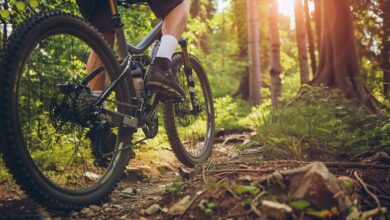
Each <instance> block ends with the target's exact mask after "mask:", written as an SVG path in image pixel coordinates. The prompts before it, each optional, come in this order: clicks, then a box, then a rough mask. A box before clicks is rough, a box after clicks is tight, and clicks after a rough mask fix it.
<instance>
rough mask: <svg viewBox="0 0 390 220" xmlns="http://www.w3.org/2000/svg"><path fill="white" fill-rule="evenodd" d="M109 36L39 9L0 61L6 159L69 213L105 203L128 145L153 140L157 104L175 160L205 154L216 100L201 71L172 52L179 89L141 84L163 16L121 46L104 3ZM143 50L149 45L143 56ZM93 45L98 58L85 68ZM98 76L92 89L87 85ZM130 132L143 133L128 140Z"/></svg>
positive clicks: (19, 178) (192, 160)
mask: <svg viewBox="0 0 390 220" xmlns="http://www.w3.org/2000/svg"><path fill="white" fill-rule="evenodd" d="M109 1H110V9H111V12H112V20H113V25H114V28H115V35H116V45H117V46H116V47H115V48H116V49H115V50H114V49H113V48H111V47H110V46H109V45H108V44H107V43H106V41H105V40H104V39H103V38H102V36H101V35H100V34H99V33H98V32H97V31H96V29H95V28H94V27H93V26H91V25H90V24H88V23H87V22H85V21H84V20H83V19H81V18H79V17H77V16H75V15H72V14H68V13H64V12H52V13H47V14H43V15H36V16H33V17H32V18H30V19H27V20H26V21H25V22H24V23H23V24H22V25H20V26H19V27H17V28H15V29H14V31H13V33H12V35H11V36H10V38H9V41H8V42H7V46H6V48H5V49H4V52H3V54H2V57H1V63H0V77H1V80H0V108H1V109H2V110H1V111H0V124H1V127H0V144H1V145H0V146H1V150H2V153H3V158H4V162H5V165H6V166H7V167H8V169H9V170H10V172H11V174H12V175H13V177H14V179H15V180H16V182H17V184H19V185H20V186H21V188H22V189H23V190H24V191H25V192H26V193H27V194H28V195H30V197H31V198H33V199H34V200H36V201H37V202H40V203H42V204H44V205H46V206H48V207H50V208H54V209H62V210H73V209H80V208H82V207H84V206H87V205H89V204H94V203H101V202H104V201H105V200H106V199H107V198H108V197H109V195H110V194H111V193H112V191H113V190H114V189H115V187H116V186H117V184H118V182H119V181H120V179H121V177H122V174H123V172H124V169H125V167H126V165H127V164H128V162H129V160H130V159H131V158H132V157H133V155H132V148H133V147H134V146H135V145H137V144H138V143H141V142H142V141H144V140H146V139H151V138H154V137H155V136H156V135H157V133H158V130H159V127H161V126H159V125H160V122H159V121H161V120H160V115H159V112H161V111H158V106H159V105H160V106H161V105H162V109H163V111H162V112H163V114H162V115H163V116H164V117H163V121H164V126H163V127H164V128H165V130H166V133H167V136H168V140H169V142H170V144H171V146H172V149H173V151H174V153H175V155H176V156H177V158H178V159H179V160H180V161H181V162H182V163H183V164H184V165H186V166H188V167H193V166H195V165H196V164H198V163H201V162H203V161H205V160H206V159H207V158H208V157H209V156H210V154H211V151H212V146H213V141H214V126H215V125H214V107H213V99H212V94H211V90H210V85H209V82H208V79H207V76H206V73H205V70H204V68H203V67H202V65H201V64H200V62H199V61H198V59H197V58H195V57H194V56H193V55H190V54H189V53H188V49H187V41H186V40H181V41H180V46H181V52H177V53H175V54H174V55H173V57H172V62H173V69H174V71H175V73H176V75H177V77H178V80H179V82H180V84H181V86H182V87H183V88H184V90H185V92H186V96H185V97H183V98H180V99H163V98H162V97H161V96H160V95H159V94H158V93H157V94H153V93H151V92H150V91H148V90H146V89H145V82H144V78H145V74H146V70H147V68H148V66H149V65H150V63H151V61H152V60H153V58H154V56H155V53H156V51H157V49H158V47H159V39H160V38H161V35H162V34H161V29H162V22H160V23H159V24H158V25H157V26H155V27H154V28H153V29H152V30H151V32H150V33H149V34H148V35H147V36H146V37H145V38H144V39H143V40H141V42H140V43H139V44H137V45H136V46H134V45H131V44H129V43H127V41H126V38H125V34H124V29H123V25H122V21H121V16H120V14H119V11H118V6H129V4H131V3H130V2H129V1H127V0H126V1H125V0H119V1H117V0H109ZM148 48H151V52H150V53H149V55H148V53H146V52H147V50H148ZM91 52H94V53H95V54H96V56H97V57H98V58H99V60H100V62H99V61H98V60H95V63H96V65H93V68H90V69H88V67H87V63H88V60H89V59H91ZM96 77H103V78H105V80H104V82H105V84H104V85H105V87H104V88H105V89H104V90H103V92H102V93H101V94H100V95H97V96H96V95H94V94H93V91H92V90H91V89H90V83H91V82H92V81H93V79H96ZM136 132H138V133H137V135H138V136H139V133H143V136H144V138H142V139H141V140H139V141H134V140H133V137H134V135H135V134H136Z"/></svg>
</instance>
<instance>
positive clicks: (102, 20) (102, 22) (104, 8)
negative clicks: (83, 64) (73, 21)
mask: <svg viewBox="0 0 390 220" xmlns="http://www.w3.org/2000/svg"><path fill="white" fill-rule="evenodd" d="M76 2H77V4H78V6H79V8H80V12H81V14H82V15H83V17H84V18H85V19H86V20H87V21H88V22H90V23H91V24H92V25H94V26H95V27H96V28H97V29H98V31H99V32H100V33H102V35H103V37H104V39H105V40H106V41H107V42H108V43H109V44H110V45H111V46H113V44H114V41H115V35H114V32H113V27H112V21H111V13H110V6H109V3H108V1H101V0H99V1H96V0H76ZM101 65H102V64H101V61H100V59H99V58H98V57H97V56H96V54H95V53H94V52H91V54H90V56H89V59H88V63H87V72H92V71H93V70H94V69H96V68H98V67H99V66H101ZM105 81H106V74H99V75H98V76H96V77H95V78H93V79H92V80H91V81H90V82H89V84H88V87H89V88H90V89H91V90H92V91H93V93H94V94H95V95H100V94H99V93H101V91H102V90H103V89H104V86H105Z"/></svg>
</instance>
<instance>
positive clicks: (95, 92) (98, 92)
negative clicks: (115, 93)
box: [91, 90, 103, 97]
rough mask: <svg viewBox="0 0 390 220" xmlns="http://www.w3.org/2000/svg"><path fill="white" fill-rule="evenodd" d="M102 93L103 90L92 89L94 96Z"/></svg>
mask: <svg viewBox="0 0 390 220" xmlns="http://www.w3.org/2000/svg"><path fill="white" fill-rule="evenodd" d="M102 93H103V91H102V90H92V91H91V94H92V95H93V96H94V97H99V96H100V95H101V94H102Z"/></svg>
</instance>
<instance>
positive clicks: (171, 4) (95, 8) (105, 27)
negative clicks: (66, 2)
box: [76, 0, 183, 32]
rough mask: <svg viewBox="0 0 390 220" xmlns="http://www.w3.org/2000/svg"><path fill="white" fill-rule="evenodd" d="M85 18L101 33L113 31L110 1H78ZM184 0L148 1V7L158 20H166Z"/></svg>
mask: <svg viewBox="0 0 390 220" xmlns="http://www.w3.org/2000/svg"><path fill="white" fill-rule="evenodd" d="M76 2H77V4H78V6H79V8H80V12H81V14H82V15H83V17H84V18H85V19H86V20H87V21H89V22H90V23H91V24H93V25H94V26H95V27H96V28H97V29H98V30H99V31H100V32H109V31H112V30H113V27H112V20H111V12H110V5H109V2H108V0H76ZM182 2H183V0H147V3H148V5H149V6H150V8H151V9H152V11H153V12H154V14H155V15H156V16H157V17H158V18H164V17H165V16H166V15H167V14H168V13H169V12H170V11H171V10H172V9H174V8H175V7H176V6H178V5H179V4H180V3H182Z"/></svg>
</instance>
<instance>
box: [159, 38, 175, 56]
mask: <svg viewBox="0 0 390 220" xmlns="http://www.w3.org/2000/svg"><path fill="white" fill-rule="evenodd" d="M177 44H178V41H177V39H176V37H174V36H172V35H169V34H165V35H163V36H162V37H161V42H160V48H159V49H158V51H157V55H156V57H165V58H168V59H169V60H171V59H172V55H173V53H175V51H176V47H177Z"/></svg>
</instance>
